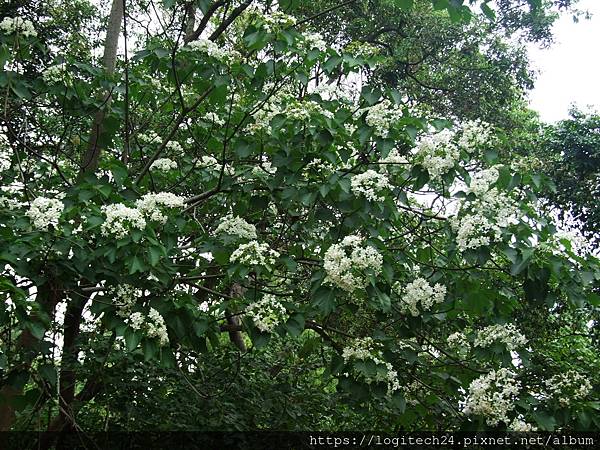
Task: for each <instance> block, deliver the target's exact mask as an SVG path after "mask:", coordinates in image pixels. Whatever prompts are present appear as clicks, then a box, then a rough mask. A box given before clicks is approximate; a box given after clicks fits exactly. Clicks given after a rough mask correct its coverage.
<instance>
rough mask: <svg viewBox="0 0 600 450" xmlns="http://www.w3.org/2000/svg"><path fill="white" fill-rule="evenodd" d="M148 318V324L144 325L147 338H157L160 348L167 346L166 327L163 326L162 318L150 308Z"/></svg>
mask: <svg viewBox="0 0 600 450" xmlns="http://www.w3.org/2000/svg"><path fill="white" fill-rule="evenodd" d="M148 318H149V319H150V322H148V323H147V324H146V326H147V328H148V329H147V332H146V333H147V336H148V337H150V338H153V337H156V338H158V341H159V343H160V345H161V347H164V346H165V345H168V344H169V335H168V333H167V326H166V325H165V320H164V319H163V318H162V316H161V315H160V313H159V312H158V311H157V310H155V309H154V308H150V312H149V313H148Z"/></svg>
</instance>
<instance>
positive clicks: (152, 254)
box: [148, 245, 163, 267]
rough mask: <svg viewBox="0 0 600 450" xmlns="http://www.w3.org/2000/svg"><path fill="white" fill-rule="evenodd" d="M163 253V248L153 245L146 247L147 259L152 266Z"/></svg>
mask: <svg viewBox="0 0 600 450" xmlns="http://www.w3.org/2000/svg"><path fill="white" fill-rule="evenodd" d="M162 255H163V249H162V248H161V247H157V246H155V245H153V246H152V247H150V248H149V249H148V261H149V262H150V265H151V266H152V267H154V266H156V265H157V264H158V262H159V261H160V258H161V257H162Z"/></svg>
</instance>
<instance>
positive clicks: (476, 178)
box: [469, 167, 498, 197]
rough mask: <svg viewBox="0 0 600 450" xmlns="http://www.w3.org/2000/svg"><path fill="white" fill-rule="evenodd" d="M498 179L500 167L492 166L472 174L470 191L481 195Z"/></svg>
mask: <svg viewBox="0 0 600 450" xmlns="http://www.w3.org/2000/svg"><path fill="white" fill-rule="evenodd" d="M496 181H498V169H496V168H495V167H491V168H489V169H486V170H481V171H479V172H476V173H475V174H473V175H471V183H470V184H469V191H470V192H472V193H473V194H475V195H476V196H478V197H480V196H482V195H483V194H485V193H486V192H488V191H489V190H490V187H491V186H492V184H494V183H495V182H496Z"/></svg>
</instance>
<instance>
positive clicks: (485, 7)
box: [481, 3, 496, 20]
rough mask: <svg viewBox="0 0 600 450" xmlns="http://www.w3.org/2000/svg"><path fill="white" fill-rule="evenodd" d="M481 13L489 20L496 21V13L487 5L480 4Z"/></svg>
mask: <svg viewBox="0 0 600 450" xmlns="http://www.w3.org/2000/svg"><path fill="white" fill-rule="evenodd" d="M481 11H482V12H483V14H485V16H486V17H487V18H488V19H490V20H496V12H495V11H494V10H493V9H492V8H490V7H489V5H488V4H487V3H482V4H481Z"/></svg>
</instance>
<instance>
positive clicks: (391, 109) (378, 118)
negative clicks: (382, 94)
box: [358, 98, 402, 138]
mask: <svg viewBox="0 0 600 450" xmlns="http://www.w3.org/2000/svg"><path fill="white" fill-rule="evenodd" d="M365 111H366V112H367V115H366V117H365V122H366V123H367V125H369V126H370V127H373V128H374V129H375V130H374V133H375V134H376V135H377V136H380V137H382V138H386V137H387V136H388V134H389V132H390V128H392V126H393V125H394V124H395V123H396V122H398V121H399V120H400V119H401V118H402V110H401V109H400V108H399V107H398V105H395V104H393V103H392V102H391V101H389V100H388V99H387V98H386V99H384V100H382V101H381V102H379V103H377V104H375V105H373V106H370V107H368V108H363V109H361V110H359V111H358V113H359V114H362V113H363V112H365Z"/></svg>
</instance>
